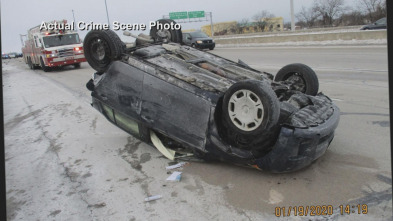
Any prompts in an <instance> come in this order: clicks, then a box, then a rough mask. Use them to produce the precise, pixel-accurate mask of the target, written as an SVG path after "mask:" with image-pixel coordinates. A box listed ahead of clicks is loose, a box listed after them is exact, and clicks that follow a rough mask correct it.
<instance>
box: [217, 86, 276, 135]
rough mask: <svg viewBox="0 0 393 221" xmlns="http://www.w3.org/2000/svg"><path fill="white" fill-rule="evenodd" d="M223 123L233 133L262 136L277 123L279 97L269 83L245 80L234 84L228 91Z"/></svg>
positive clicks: (224, 105)
mask: <svg viewBox="0 0 393 221" xmlns="http://www.w3.org/2000/svg"><path fill="white" fill-rule="evenodd" d="M222 112H223V115H224V116H223V121H224V122H223V124H224V125H228V127H229V128H228V129H230V130H231V131H232V132H234V133H232V134H235V135H239V136H243V137H245V136H255V135H257V136H261V135H262V134H264V133H266V132H268V131H269V130H270V129H271V128H272V127H274V126H276V124H277V122H278V117H279V115H280V107H279V101H278V98H277V96H276V94H275V93H274V91H273V90H272V88H271V87H270V85H269V84H267V83H265V82H261V81H256V80H245V81H240V82H237V83H235V84H233V85H232V86H231V87H230V88H229V89H228V90H227V92H225V95H224V99H223V103H222Z"/></svg>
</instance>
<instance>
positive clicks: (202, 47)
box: [196, 42, 216, 49]
mask: <svg viewBox="0 0 393 221" xmlns="http://www.w3.org/2000/svg"><path fill="white" fill-rule="evenodd" d="M215 46H216V43H214V42H213V43H201V44H198V43H197V44H196V47H197V48H200V49H205V48H214V47H215Z"/></svg>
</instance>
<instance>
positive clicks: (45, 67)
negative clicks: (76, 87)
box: [40, 58, 51, 72]
mask: <svg viewBox="0 0 393 221" xmlns="http://www.w3.org/2000/svg"><path fill="white" fill-rule="evenodd" d="M40 65H41V69H42V70H43V71H45V72H49V71H51V68H50V67H47V66H45V64H44V60H42V58H40Z"/></svg>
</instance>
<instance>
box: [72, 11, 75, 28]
mask: <svg viewBox="0 0 393 221" xmlns="http://www.w3.org/2000/svg"><path fill="white" fill-rule="evenodd" d="M72 17H73V18H74V25H75V15H74V9H72Z"/></svg>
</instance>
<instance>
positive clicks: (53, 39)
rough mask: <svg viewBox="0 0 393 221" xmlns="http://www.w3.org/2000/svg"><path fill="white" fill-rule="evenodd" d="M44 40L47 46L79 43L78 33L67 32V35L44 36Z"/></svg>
mask: <svg viewBox="0 0 393 221" xmlns="http://www.w3.org/2000/svg"><path fill="white" fill-rule="evenodd" d="M42 39H43V40H44V45H45V48H50V47H55V46H61V45H72V44H79V43H80V41H79V35H78V34H76V33H75V34H67V35H53V36H46V37H43V38H42Z"/></svg>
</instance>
